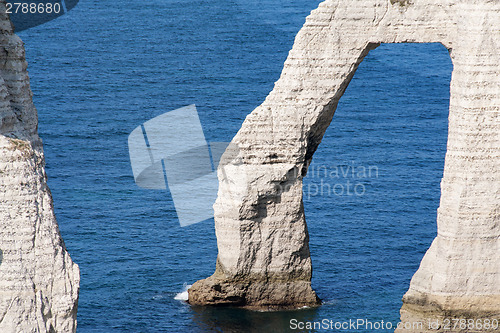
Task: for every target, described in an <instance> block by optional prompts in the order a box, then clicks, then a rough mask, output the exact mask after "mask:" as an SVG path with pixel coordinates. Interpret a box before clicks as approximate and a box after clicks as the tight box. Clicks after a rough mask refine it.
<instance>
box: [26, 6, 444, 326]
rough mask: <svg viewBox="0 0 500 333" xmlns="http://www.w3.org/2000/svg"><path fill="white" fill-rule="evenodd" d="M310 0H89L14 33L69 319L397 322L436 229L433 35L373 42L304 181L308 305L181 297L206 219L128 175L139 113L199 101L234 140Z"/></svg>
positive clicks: (208, 267)
mask: <svg viewBox="0 0 500 333" xmlns="http://www.w3.org/2000/svg"><path fill="white" fill-rule="evenodd" d="M318 3H319V1H317V0H287V1H285V0H260V1H245V0H212V1H208V0H194V1H180V0H151V1H129V0H113V1H97V0H81V1H80V3H79V4H78V6H77V7H76V8H75V9H73V10H72V11H70V12H69V13H68V14H67V15H64V16H62V17H60V18H58V19H56V20H54V21H51V22H49V23H46V24H44V25H42V26H39V27H36V28H33V29H30V30H26V31H23V32H21V33H20V36H21V38H22V39H23V40H24V42H25V43H26V53H27V60H28V63H29V67H28V70H29V73H30V77H31V87H32V90H33V93H34V101H35V104H36V106H37V108H38V113H39V122H40V124H39V132H40V136H41V137H42V139H43V141H44V146H45V155H46V162H47V174H48V177H49V180H48V182H49V186H50V188H51V190H52V194H53V197H54V205H55V210H56V216H57V219H58V222H59V226H60V230H61V234H62V236H63V238H64V240H65V243H66V246H67V248H68V251H69V252H70V254H71V256H72V258H73V260H74V261H75V262H76V263H78V264H79V266H80V269H81V289H80V300H79V308H78V332H82V333H85V332H134V333H135V332H259V333H260V332H290V331H292V332H298V331H300V330H291V329H290V325H289V321H290V319H292V318H296V319H298V320H301V321H318V320H322V319H328V320H333V321H335V322H341V321H346V320H349V319H358V318H362V319H367V320H370V321H380V320H384V321H391V322H394V323H396V322H397V321H398V318H399V308H400V306H401V304H402V303H401V297H402V296H403V294H404V293H405V292H406V290H407V289H408V286H409V282H410V279H411V277H412V275H413V274H414V272H415V271H416V270H417V268H418V265H419V262H420V260H421V258H422V256H423V254H424V253H425V251H426V249H427V248H428V247H429V245H430V243H431V241H432V239H433V238H434V237H435V234H436V209H437V207H438V205H439V195H440V192H439V191H440V190H439V183H440V179H441V177H442V170H443V164H444V154H445V150H446V136H447V116H448V104H449V81H450V75H451V70H452V65H451V61H450V58H449V55H448V52H447V50H446V49H445V48H444V47H443V46H442V45H439V44H422V45H417V44H400V45H381V46H380V47H379V48H378V49H376V50H373V51H371V52H370V54H369V55H368V56H367V57H366V58H365V60H364V62H363V63H362V64H361V66H360V67H359V69H358V71H357V73H356V75H355V77H354V79H353V80H352V82H351V84H350V85H349V87H348V89H347V91H346V93H345V95H344V96H343V97H342V99H341V102H340V104H339V106H338V109H337V112H336V114H335V116H334V118H333V122H332V124H331V125H330V127H329V129H328V131H327V132H326V135H325V137H324V139H323V142H322V143H321V145H320V147H319V149H318V151H317V152H316V154H315V157H314V161H313V165H312V166H311V170H312V171H313V172H311V171H310V174H309V176H308V177H307V178H306V180H305V184H304V189H305V197H304V202H305V210H306V217H307V222H308V227H309V233H310V247H311V253H312V260H313V267H314V273H313V281H312V284H313V287H314V289H315V290H316V291H317V293H318V295H319V297H320V298H321V299H323V301H324V305H323V306H321V307H319V308H317V309H305V310H300V311H287V312H267V313H263V312H253V311H246V310H240V309H230V308H225V309H215V308H191V307H190V306H189V305H186V304H185V303H183V302H181V301H178V300H175V299H174V297H175V296H176V295H177V294H178V293H180V292H181V291H182V290H183V288H184V284H191V283H193V282H194V281H196V280H198V279H201V278H205V277H207V276H209V275H211V274H212V272H213V270H214V268H215V259H216V255H217V249H216V239H215V234H214V226H213V220H212V221H205V222H202V223H199V224H195V225H192V226H189V227H185V228H181V227H180V226H179V223H178V220H177V216H176V214H175V210H174V206H173V203H172V199H171V197H170V194H169V192H167V191H155V190H144V189H141V188H139V187H138V186H137V185H136V184H135V183H134V178H133V175H132V170H131V167H130V160H129V155H128V147H127V137H128V135H129V133H130V132H131V131H132V130H133V129H134V128H136V127H137V126H139V125H140V124H142V123H143V122H145V121H147V120H149V119H151V118H153V117H155V116H157V115H160V114H162V113H164V112H167V111H170V110H173V109H176V108H179V107H182V106H185V105H189V104H196V106H197V108H198V111H199V113H200V118H201V122H202V125H203V129H204V131H205V136H206V138H207V140H208V141H229V140H231V138H232V137H233V136H234V135H235V134H236V132H237V130H238V129H239V127H240V126H241V123H242V122H243V120H244V118H245V116H246V115H247V114H249V113H250V112H251V111H252V110H253V109H254V108H255V107H257V106H258V105H259V104H260V103H261V102H262V101H263V100H264V98H265V97H266V95H267V94H268V93H269V92H270V91H271V89H272V88H273V84H274V82H275V81H276V80H277V79H278V78H279V75H280V72H281V69H282V65H283V62H284V61H285V59H286V57H287V54H288V51H289V50H290V49H291V47H292V45H293V40H294V36H295V34H296V33H297V32H298V30H299V29H300V27H301V26H302V24H303V23H304V21H305V17H306V16H307V15H308V14H309V12H310V11H311V10H312V9H314V8H315V7H317V5H318ZM353 170H354V171H355V172H354V173H353V172H352V171H353ZM327 185H328V186H327ZM365 331H366V330H359V331H356V332H365ZM344 332H353V331H352V330H344ZM379 332H389V330H380V331H379Z"/></svg>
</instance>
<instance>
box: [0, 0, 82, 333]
mask: <svg viewBox="0 0 500 333" xmlns="http://www.w3.org/2000/svg"><path fill="white" fill-rule="evenodd" d="M0 13H5V1H0ZM0 60H1V61H0V332H2V333H3V332H5V333H8V332H23V333H29V332H37V333H43V332H75V331H76V310H77V303H78V289H79V281H80V273H79V269H78V266H77V265H76V264H74V263H73V262H72V261H71V258H70V256H69V254H68V252H66V249H65V246H64V243H63V240H62V239H61V236H60V234H59V229H58V226H57V222H56V219H55V216H54V211H53V207H52V197H51V195H50V191H49V189H48V187H47V183H46V175H45V170H44V157H43V150H42V142H41V140H40V138H39V137H38V134H37V122H38V121H37V114H36V109H35V106H34V105H33V102H32V93H31V90H30V84H29V77H28V73H27V71H26V67H27V64H26V61H25V56H24V46H23V43H22V41H21V40H20V39H19V38H18V37H17V36H16V35H14V34H13V32H12V26H11V23H10V21H9V18H8V16H7V15H6V14H0Z"/></svg>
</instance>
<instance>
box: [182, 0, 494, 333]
mask: <svg viewBox="0 0 500 333" xmlns="http://www.w3.org/2000/svg"><path fill="white" fill-rule="evenodd" d="M405 42H416V43H431V42H436V43H442V44H443V45H444V46H446V47H447V48H448V50H449V51H450V56H451V59H452V61H453V65H454V70H453V75H452V80H451V99H450V113H449V137H448V149H447V153H446V159H445V170H444V176H443V180H442V184H441V188H442V195H441V203H440V207H439V211H438V221H437V222H438V236H437V237H436V239H435V240H434V242H433V244H432V246H431V248H430V249H429V250H428V251H427V253H426V255H425V257H424V259H423V260H422V263H421V265H420V268H419V270H418V271H417V272H416V274H415V276H414V277H413V279H412V281H411V285H410V289H409V290H408V292H407V294H406V295H405V296H404V305H403V308H402V310H401V315H402V319H403V320H405V321H408V322H412V321H414V320H421V319H422V318H428V317H429V318H430V317H439V318H441V319H443V318H452V317H453V318H455V317H456V318H490V319H493V317H495V318H498V317H499V315H500V238H499V237H500V117H499V110H500V48H499V47H498V46H499V45H500V3H499V2H497V1H487V0H483V1H474V0H467V1H446V0H438V1H436V0H364V1H361V0H351V1H349V0H327V1H325V2H323V3H322V4H320V6H319V8H318V9H316V10H314V11H313V12H312V13H311V15H310V16H309V17H308V18H307V20H306V23H305V24H304V27H303V28H302V29H301V31H300V32H299V33H298V35H297V37H296V39H295V44H294V46H293V49H292V50H291V52H290V54H289V56H288V59H287V60H286V62H285V64H284V68H283V72H282V74H281V77H280V79H279V80H278V81H277V82H276V84H275V87H274V89H273V91H272V92H271V93H270V94H269V96H268V97H267V98H266V100H265V101H264V103H263V104H262V105H260V106H259V107H257V108H256V109H255V110H254V111H253V112H252V113H251V114H250V115H249V116H248V117H247V118H246V120H245V122H244V123H243V125H242V128H241V129H240V131H239V132H238V134H237V135H236V136H235V138H234V139H233V142H234V143H236V144H238V146H239V149H240V154H239V158H238V159H236V160H234V161H232V162H229V164H228V165H226V166H225V167H223V168H220V169H219V181H220V186H219V194H218V199H217V201H216V203H215V206H214V208H215V224H216V233H217V241H218V250H219V255H218V258H217V265H216V271H215V273H214V275H213V276H211V277H209V278H208V279H205V280H201V281H198V282H196V283H195V284H194V285H193V286H192V288H191V289H190V290H189V302H190V303H191V304H199V305H207V304H233V305H241V306H250V307H254V306H255V307H299V306H303V305H315V304H318V299H317V297H316V295H315V293H314V291H313V290H312V289H311V286H310V280H311V271H312V269H311V260H310V256H309V248H308V234H307V227H306V222H305V219H304V209H303V204H302V177H303V176H304V175H305V173H306V171H307V165H309V162H310V161H311V159H312V157H313V154H314V152H315V150H316V148H317V147H318V145H319V143H320V142H321V139H322V137H323V134H324V132H325V130H326V128H327V127H328V125H329V124H330V121H331V119H332V117H333V114H334V112H335V109H336V107H337V103H338V101H339V98H340V97H341V96H342V94H343V93H344V91H345V89H346V87H347V85H348V84H349V81H350V80H351V78H352V77H353V75H354V72H355V71H356V69H357V67H358V65H359V63H360V62H361V61H362V60H363V58H364V57H365V56H366V54H367V53H368V52H369V51H370V50H371V49H373V48H375V47H377V46H378V45H379V44H380V43H405ZM373 102H374V103H376V101H373ZM312 223H314V221H312ZM332 255H334V254H332ZM440 329H442V328H440ZM473 331H474V330H471V329H469V330H468V332H473ZM479 331H484V329H482V330H479Z"/></svg>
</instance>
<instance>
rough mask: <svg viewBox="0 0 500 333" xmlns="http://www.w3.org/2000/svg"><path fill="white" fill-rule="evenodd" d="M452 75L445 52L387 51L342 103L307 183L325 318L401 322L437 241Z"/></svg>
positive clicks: (432, 47)
mask: <svg viewBox="0 0 500 333" xmlns="http://www.w3.org/2000/svg"><path fill="white" fill-rule="evenodd" d="M451 72H452V64H451V60H450V57H449V54H448V51H447V49H446V48H445V47H444V46H443V45H441V44H439V43H432V44H416V43H409V44H381V46H380V47H378V48H377V49H375V50H372V51H370V52H369V54H368V55H367V56H366V57H365V58H364V60H363V61H362V62H361V64H360V65H359V68H358V69H357V71H356V73H355V74H354V77H353V79H352V80H351V82H350V83H349V86H348V87H347V89H346V91H345V93H344V94H343V95H342V96H341V98H340V101H339V105H338V107H337V109H336V111H335V116H333V121H332V123H331V124H330V125H329V127H328V128H327V129H326V132H325V135H324V137H323V140H322V142H321V144H320V145H319V147H318V150H317V151H316V152H315V154H314V157H313V158H312V162H311V164H310V165H309V167H308V172H307V176H306V177H305V178H304V181H303V200H304V206H305V216H306V221H307V223H308V229H309V234H310V241H309V246H310V250H311V257H312V265H313V279H312V284H313V289H314V290H316V291H317V292H318V295H319V296H320V298H322V299H323V301H325V302H326V304H327V305H328V304H335V306H326V307H322V308H321V309H320V310H319V312H318V317H322V318H324V317H327V318H329V317H336V318H339V317H340V318H339V319H347V320H348V319H349V318H351V319H352V318H357V317H360V318H362V317H364V316H366V315H367V313H369V314H370V315H371V316H372V317H373V318H378V319H384V320H385V319H391V320H392V321H394V322H397V319H398V317H399V313H398V311H399V309H400V307H401V297H402V296H403V294H404V293H405V292H406V291H407V290H408V284H409V281H410V278H411V277H412V276H413V274H414V273H415V271H416V270H417V268H418V265H419V263H420V261H421V259H422V257H423V255H424V253H425V251H426V250H427V249H428V248H429V246H430V244H431V242H432V240H433V239H434V237H435V236H436V209H437V207H438V205H439V198H440V188H439V183H440V180H441V177H442V173H443V165H444V155H445V152H446V142H447V134H448V128H447V126H448V121H447V119H448V110H449V96H450V94H449V89H450V79H451ZM325 247H326V248H325ZM332 254H335V255H332Z"/></svg>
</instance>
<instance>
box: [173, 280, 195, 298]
mask: <svg viewBox="0 0 500 333" xmlns="http://www.w3.org/2000/svg"><path fill="white" fill-rule="evenodd" d="M191 286H192V285H191V284H187V283H184V285H183V286H182V291H181V292H180V293H178V294H177V295H175V297H174V299H175V300H177V301H184V302H185V301H187V300H188V289H189V288H191Z"/></svg>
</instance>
